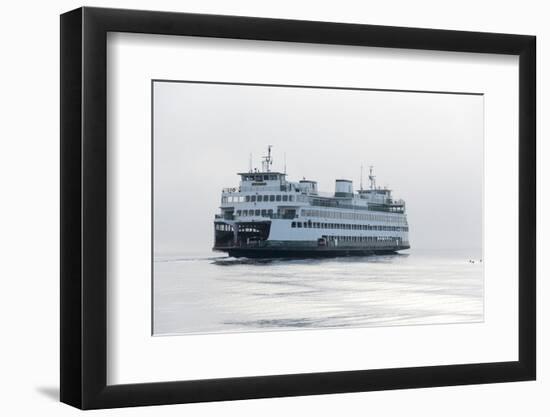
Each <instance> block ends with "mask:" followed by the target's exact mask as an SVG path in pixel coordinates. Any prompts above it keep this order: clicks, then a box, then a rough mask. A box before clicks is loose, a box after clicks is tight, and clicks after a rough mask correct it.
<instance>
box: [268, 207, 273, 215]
mask: <svg viewBox="0 0 550 417" xmlns="http://www.w3.org/2000/svg"><path fill="white" fill-rule="evenodd" d="M267 214H269V217H271V216H273V210H272V209H269V210H268V211H267Z"/></svg>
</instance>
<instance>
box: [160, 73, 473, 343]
mask: <svg viewBox="0 0 550 417" xmlns="http://www.w3.org/2000/svg"><path fill="white" fill-rule="evenodd" d="M151 88H152V135H151V141H152V143H151V146H152V155H153V156H152V190H151V191H152V206H153V207H152V209H153V216H152V231H153V234H152V236H153V237H152V239H153V245H152V247H153V248H152V252H153V253H152V256H153V260H152V261H153V262H152V264H153V267H152V277H151V278H152V289H153V308H152V310H153V311H152V334H153V336H176V335H192V334H208V333H228V332H263V331H291V330H313V329H337V328H352V327H374V326H403V325H430V324H454V323H475V322H483V321H484V277H483V271H484V269H483V183H484V171H483V169H484V95H483V94H481V93H478V92H455V91H449V92H445V91H406V90H390V89H388V90H381V89H369V88H367V87H365V88H346V87H334V86H300V85H273V84H244V83H224V82H216V81H203V80H201V81H196V80H193V81H188V80H152V86H151Z"/></svg>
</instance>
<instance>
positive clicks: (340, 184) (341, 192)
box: [334, 180, 353, 197]
mask: <svg viewBox="0 0 550 417" xmlns="http://www.w3.org/2000/svg"><path fill="white" fill-rule="evenodd" d="M334 196H335V197H353V181H351V180H336V185H335V192H334Z"/></svg>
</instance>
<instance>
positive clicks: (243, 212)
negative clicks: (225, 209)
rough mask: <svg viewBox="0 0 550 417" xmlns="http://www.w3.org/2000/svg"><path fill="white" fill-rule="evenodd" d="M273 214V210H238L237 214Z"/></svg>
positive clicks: (269, 215) (268, 215)
mask: <svg viewBox="0 0 550 417" xmlns="http://www.w3.org/2000/svg"><path fill="white" fill-rule="evenodd" d="M241 215H242V216H264V217H266V216H267V217H271V216H273V210H271V209H269V210H258V209H256V210H237V216H241Z"/></svg>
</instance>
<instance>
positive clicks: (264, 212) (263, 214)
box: [262, 209, 267, 217]
mask: <svg viewBox="0 0 550 417" xmlns="http://www.w3.org/2000/svg"><path fill="white" fill-rule="evenodd" d="M266 215H267V211H266V210H265V209H264V210H262V216H264V217H265V216H266Z"/></svg>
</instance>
